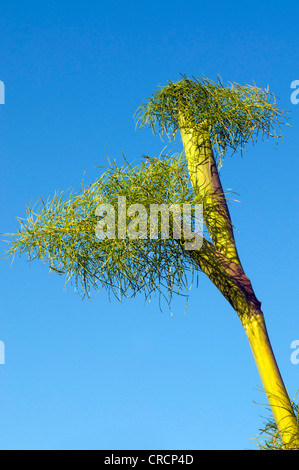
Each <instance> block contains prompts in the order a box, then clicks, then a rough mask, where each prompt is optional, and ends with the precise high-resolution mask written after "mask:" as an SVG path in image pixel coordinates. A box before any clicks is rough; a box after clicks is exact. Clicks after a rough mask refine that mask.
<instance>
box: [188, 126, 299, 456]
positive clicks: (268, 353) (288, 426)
mask: <svg viewBox="0 0 299 470" xmlns="http://www.w3.org/2000/svg"><path fill="white" fill-rule="evenodd" d="M180 131H181V136H182V141H183V144H184V149H185V153H186V157H187V162H188V168H189V173H190V179H191V183H192V186H193V189H194V192H195V195H196V198H197V200H198V202H199V203H201V202H203V204H204V208H203V216H204V222H205V224H206V226H207V229H208V231H209V233H210V236H211V239H212V241H213V244H212V243H210V242H208V241H207V240H203V245H202V248H201V249H200V250H199V251H190V252H189V255H190V256H191V257H192V258H193V260H194V261H195V262H196V263H197V264H198V265H199V266H200V268H201V269H202V271H203V272H204V273H205V274H206V275H207V276H208V277H209V279H210V280H211V281H212V282H213V283H214V284H215V286H216V287H217V288H218V289H219V291H220V292H221V293H222V294H223V295H224V297H225V298H226V299H227V300H228V301H229V303H230V304H231V305H232V307H233V308H234V310H235V311H236V312H237V314H238V316H239V318H240V319H241V322H242V325H243V327H244V329H245V332H246V335H247V338H248V341H249V344H250V347H251V349H252V352H253V356H254V359H255V362H256V365H257V368H258V371H259V374H260V377H261V380H262V383H263V386H264V389H265V392H266V395H267V398H268V401H269V404H270V407H271V410H272V413H273V417H274V419H275V422H276V424H277V427H278V430H279V432H280V435H281V438H282V440H283V442H284V443H285V444H286V445H289V444H290V443H291V444H292V446H295V447H296V448H297V446H298V449H299V430H298V423H297V419H296V416H295V414H294V411H293V409H292V405H291V401H290V398H289V396H288V393H287V390H286V388H285V385H284V383H283V380H282V377H281V375H280V372H279V369H278V366H277V363H276V359H275V356H274V353H273V350H272V347H271V344H270V340H269V337H268V333H267V329H266V324H265V320H264V315H263V313H262V311H261V308H260V307H261V302H260V301H259V300H258V299H257V298H256V296H255V293H254V290H253V288H252V285H251V282H250V280H249V279H248V277H247V276H246V275H245V273H244V270H243V268H242V265H241V262H240V259H239V256H238V253H237V249H236V244H235V239H234V234H233V226H232V223H231V218H230V214H229V210H228V207H227V203H226V198H225V195H224V192H223V189H222V185H221V181H220V177H219V174H218V169H217V165H216V162H215V159H214V155H213V149H212V144H211V142H210V138H209V130H208V126H207V124H206V123H203V124H202V125H197V126H196V127H195V128H191V127H190V126H187V125H186V123H185V121H184V119H183V118H182V117H180Z"/></svg>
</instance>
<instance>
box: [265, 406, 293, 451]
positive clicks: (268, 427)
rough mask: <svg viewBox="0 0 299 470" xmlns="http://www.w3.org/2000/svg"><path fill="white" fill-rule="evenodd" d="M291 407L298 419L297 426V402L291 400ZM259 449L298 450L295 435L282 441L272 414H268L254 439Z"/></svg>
mask: <svg viewBox="0 0 299 470" xmlns="http://www.w3.org/2000/svg"><path fill="white" fill-rule="evenodd" d="M292 408H293V411H294V415H295V416H296V419H297V421H298V428H299V404H296V403H295V401H292ZM256 443H257V446H258V447H259V450H299V448H298V440H297V439H296V436H294V439H293V440H291V441H290V442H289V443H287V444H286V443H285V442H283V440H282V438H281V433H280V432H279V430H278V428H277V424H276V422H275V420H274V419H273V417H272V416H270V417H269V418H268V419H267V420H266V421H265V422H264V427H263V429H260V435H259V437H258V438H257V439H256Z"/></svg>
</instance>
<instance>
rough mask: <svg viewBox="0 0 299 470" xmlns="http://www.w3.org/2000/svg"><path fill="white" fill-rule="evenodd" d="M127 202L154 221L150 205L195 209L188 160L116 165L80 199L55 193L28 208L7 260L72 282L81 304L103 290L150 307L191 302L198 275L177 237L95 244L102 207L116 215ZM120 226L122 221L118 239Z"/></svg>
mask: <svg viewBox="0 0 299 470" xmlns="http://www.w3.org/2000/svg"><path fill="white" fill-rule="evenodd" d="M121 195H123V196H126V198H127V205H131V204H135V203H138V204H143V205H144V206H145V208H146V209H147V211H148V214H149V208H150V204H162V203H164V204H167V205H170V204H172V203H176V204H183V203H190V204H194V203H195V202H196V201H195V199H194V194H193V191H192V189H191V188H190V185H189V178H188V175H187V169H186V160H185V156H184V154H176V155H173V156H172V157H169V156H161V157H160V158H151V159H150V161H149V163H145V162H143V163H141V164H140V165H136V166H130V165H129V164H128V163H127V162H126V161H125V163H124V164H123V166H121V167H117V165H116V164H115V163H112V164H111V165H110V167H108V169H107V170H106V171H105V172H104V174H103V175H102V176H101V178H100V179H99V180H98V181H96V182H95V183H93V184H92V185H90V186H89V187H87V188H84V187H82V190H81V192H79V193H70V194H67V193H59V192H57V193H56V194H55V195H54V197H53V198H52V199H50V200H48V201H47V202H44V201H40V203H39V204H38V205H36V206H35V207H32V208H27V217H26V218H23V219H21V218H18V220H19V222H20V227H19V229H18V232H17V233H16V234H15V235H11V236H10V240H9V251H8V253H9V254H10V255H15V254H16V253H17V252H18V253H19V254H22V253H26V254H27V255H28V258H29V260H33V259H35V258H38V259H40V260H42V261H44V263H46V264H47V265H48V266H49V267H50V269H51V270H52V271H55V272H57V273H58V274H65V276H66V282H69V281H73V282H74V283H75V287H76V291H80V292H81V294H82V296H83V297H84V296H85V295H87V296H90V290H91V288H94V289H98V287H99V286H101V287H105V288H107V289H108V291H109V293H113V294H114V295H115V296H116V297H117V298H118V299H119V300H121V298H122V297H123V296H125V297H126V296H129V295H135V294H136V293H138V292H143V293H144V295H145V298H146V299H148V300H149V299H150V297H151V294H152V293H159V294H160V295H162V296H164V298H166V299H167V302H170V301H171V298H172V296H173V294H174V293H180V294H181V295H187V294H188V290H189V287H188V286H189V284H188V283H189V281H190V279H192V278H193V275H191V277H189V278H188V273H190V272H191V274H192V273H193V274H194V273H195V272H196V271H198V270H199V268H198V266H197V265H196V264H195V263H193V262H192V260H191V259H190V257H186V255H185V253H184V248H183V247H182V246H181V245H180V244H179V243H178V242H177V241H176V240H174V239H173V238H172V237H169V239H162V238H161V237H160V238H159V239H157V240H152V239H150V238H147V239H146V240H142V239H136V240H132V239H130V240H129V241H128V239H127V238H126V239H119V238H118V237H115V239H108V238H105V239H104V240H99V239H98V238H97V237H96V235H95V229H96V223H97V220H98V219H99V218H98V217H97V216H96V215H95V213H96V208H97V206H98V205H99V204H104V203H109V204H112V206H113V207H116V208H117V203H118V196H121ZM128 222H129V219H128V221H127V223H128ZM117 223H118V221H117V218H116V224H115V225H116V231H117ZM170 223H171V219H170Z"/></svg>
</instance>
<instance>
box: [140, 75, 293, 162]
mask: <svg viewBox="0 0 299 470" xmlns="http://www.w3.org/2000/svg"><path fill="white" fill-rule="evenodd" d="M285 113H286V112H285V111H281V110H279V109H278V108H277V106H276V98H275V97H274V95H272V94H271V93H270V92H269V90H268V89H266V90H262V89H261V88H258V87H256V86H252V85H239V84H237V83H229V84H228V86H224V85H223V83H222V81H221V80H220V79H219V80H218V83H216V82H213V81H212V80H210V79H207V78H203V79H195V78H194V79H193V80H191V79H189V78H186V77H184V78H183V79H182V80H180V81H178V82H176V83H174V82H172V81H169V82H168V83H167V85H164V86H161V87H160V89H159V90H158V91H157V92H156V93H154V94H153V95H152V96H151V97H149V98H147V99H146V100H145V101H144V102H143V104H142V105H141V106H140V107H139V108H138V110H137V111H136V114H135V118H136V122H137V125H139V127H140V128H143V127H150V128H151V129H152V131H153V132H154V133H156V132H159V134H160V135H161V136H162V135H163V133H166V135H167V136H168V137H169V138H170V139H171V140H173V139H174V138H175V136H176V134H177V131H178V130H179V127H180V123H179V120H180V115H181V116H182V117H183V118H184V122H185V123H186V126H188V127H195V126H196V125H198V124H201V123H203V122H207V124H208V126H209V129H210V139H211V142H212V145H213V147H214V150H215V152H216V156H217V158H218V159H219V160H222V158H223V156H224V154H225V152H226V151H227V149H228V148H231V149H232V150H233V152H235V151H237V150H238V149H241V151H242V150H244V145H245V144H246V142H248V141H249V140H251V141H252V142H254V140H256V139H257V138H258V135H259V134H262V137H263V138H268V137H270V136H271V137H274V138H275V139H278V138H279V137H281V134H277V132H276V130H275V128H276V127H278V129H280V122H279V119H280V118H282V117H285Z"/></svg>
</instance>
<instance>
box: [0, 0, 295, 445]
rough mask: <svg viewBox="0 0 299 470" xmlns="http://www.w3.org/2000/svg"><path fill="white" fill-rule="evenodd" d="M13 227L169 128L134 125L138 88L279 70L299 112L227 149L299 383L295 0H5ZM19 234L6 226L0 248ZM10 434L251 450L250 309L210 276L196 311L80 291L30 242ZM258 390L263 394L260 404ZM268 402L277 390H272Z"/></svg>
mask: <svg viewBox="0 0 299 470" xmlns="http://www.w3.org/2000/svg"><path fill="white" fill-rule="evenodd" d="M0 30H1V38H0V57H1V63H0V80H2V81H3V82H4V84H5V105H0V125H1V127H0V129H1V131H0V161H1V173H0V178H1V184H0V191H1V203H2V204H1V206H2V215H1V222H0V232H14V231H15V230H16V228H17V221H16V219H15V216H21V217H22V216H24V215H25V208H26V205H27V204H29V203H30V201H36V200H38V199H39V197H41V196H46V197H47V196H50V195H52V194H53V193H54V191H55V190H56V189H57V188H62V189H68V188H70V187H75V188H79V187H80V184H81V180H82V176H83V173H84V172H85V181H87V182H93V181H95V180H96V178H98V177H99V175H100V173H101V170H100V169H99V168H97V167H98V166H105V165H106V164H107V157H106V153H105V148H106V151H107V153H108V155H109V157H110V158H112V159H116V161H117V162H121V161H122V152H123V153H124V154H125V156H126V158H127V159H128V160H136V161H137V162H138V161H140V156H141V155H142V154H144V153H146V154H149V155H152V156H157V155H159V153H160V151H161V150H162V149H163V143H162V142H161V141H160V140H159V138H158V137H154V136H153V135H152V134H151V132H150V131H149V130H148V131H146V130H145V131H143V132H141V133H137V134H136V132H135V124H134V120H133V115H134V112H135V111H136V109H137V107H138V106H139V105H140V104H141V102H142V100H143V99H144V98H145V97H147V96H149V95H150V94H151V93H152V92H154V91H155V90H156V89H157V86H158V85H159V84H163V83H165V82H167V80H178V79H179V78H180V74H181V73H182V74H186V75H187V76H195V77H202V76H203V75H205V76H207V77H209V78H211V79H213V80H216V79H217V76H218V75H220V76H221V77H222V79H223V81H224V82H225V83H227V82H234V81H236V82H239V83H248V84H252V83H253V82H255V83H256V84H257V85H258V86H261V87H266V86H267V85H269V87H270V90H271V91H272V92H273V93H275V94H276V95H277V96H278V97H279V98H280V100H279V106H280V107H281V108H282V109H287V110H290V111H291V116H290V121H289V123H290V124H291V126H292V127H286V126H284V129H283V132H284V139H283V141H281V142H280V144H279V146H278V149H276V147H275V143H274V142H271V141H269V142H267V143H264V142H259V143H258V145H256V146H254V147H253V146H249V147H248V151H247V152H246V153H245V154H244V156H243V157H242V158H241V157H240V156H239V155H235V156H234V157H233V158H228V159H227V160H226V163H225V165H224V167H223V169H222V171H221V176H222V182H223V186H224V187H225V188H233V190H234V191H235V192H236V193H238V195H239V196H238V199H239V200H240V201H242V204H240V203H233V204H232V206H231V215H232V219H233V222H234V224H235V226H236V227H237V229H238V232H236V240H237V244H238V248H239V254H240V257H241V260H242V264H243V266H244V268H245V271H246V273H247V275H248V276H249V277H250V278H251V281H252V284H253V287H254V289H255V291H256V294H257V297H258V298H259V299H260V300H261V301H262V308H263V311H264V313H265V316H266V322H267V325H268V330H269V334H270V338H271V341H272V345H273V348H274V351H275V354H276V357H277V361H278V364H279V367H280V369H281V372H282V375H283V378H284V381H285V383H286V386H287V388H288V391H289V394H290V395H291V397H294V395H295V394H296V392H297V390H298V389H299V364H297V365H296V364H293V363H292V362H291V360H290V357H291V353H292V349H291V343H292V342H293V341H294V340H298V339H299V325H298V299H297V283H298V271H297V266H298V250H297V243H298V228H299V225H298V216H297V214H298V203H299V200H298V191H297V179H296V175H297V174H298V170H299V168H298V161H299V159H298V156H299V150H298V125H299V105H294V104H292V103H291V101H290V95H291V92H292V90H291V88H290V86H291V82H292V81H294V80H299V69H298V63H299V50H298V47H297V43H298V18H297V2H295V1H290V0H287V1H285V2H278V1H276V0H274V1H272V2H262V3H261V2H258V1H250V2H247V1H244V2H236V1H228V2H222V1H221V2H220V1H215V2H212V3H208V2H202V1H193V0H190V1H189V2H185V3H184V2H183V3H182V2H179V1H176V0H173V1H171V2H170V1H164V2H157V1H155V0H153V1H151V2H146V3H144V2H137V1H131V0H128V1H127V2H121V1H115V0H110V1H109V2H94V1H85V2H83V1H81V0H79V1H72V2H68V1H64V0H61V1H59V2H58V1H56V0H54V1H53V0H52V1H51V2H50V1H43V2H38V1H28V2H21V1H13V0H11V1H10V2H2V5H1V14H0ZM5 250H6V245H5V244H4V243H3V242H1V249H0V255H1V257H3V256H4V252H5ZM0 270H1V284H0V291H1V317H0V318H1V320H0V340H1V341H3V343H4V344H5V364H4V365H0V394H1V398H0V415H1V429H0V448H1V449H158V450H162V449H248V448H250V449H255V448H256V447H255V443H254V438H255V437H256V436H257V434H258V430H259V428H260V427H261V426H262V424H263V416H268V412H267V405H266V398H265V396H264V394H263V393H262V392H261V391H260V390H259V388H260V387H261V383H260V379H259V376H258V373H257V370H256V366H255V363H254V360H253V357H252V354H251V351H250V348H249V345H248V343H247V340H246V337H245V333H244V332H243V330H242V327H241V323H240V321H239V319H238V318H237V315H236V314H235V312H234V311H233V310H232V308H231V307H230V305H229V304H228V303H227V302H226V301H225V300H224V298H223V297H222V296H221V295H220V293H219V292H218V291H217V290H216V288H215V287H214V286H213V285H212V284H211V283H210V281H209V280H208V279H207V278H205V276H204V275H202V276H201V278H200V283H199V286H198V288H194V289H193V291H192V292H191V297H190V301H189V306H188V310H187V313H186V314H184V309H185V304H184V302H183V301H182V300H180V299H178V301H176V302H175V304H174V305H173V316H171V315H170V314H169V311H168V310H167V308H165V309H164V310H163V312H161V311H160V310H159V305H158V302H157V301H155V300H153V302H152V303H151V304H150V305H144V301H143V298H142V297H140V298H136V299H134V300H129V301H125V302H124V303H123V304H120V303H119V302H117V301H116V300H112V302H109V299H108V298H107V295H106V292H104V291H102V292H99V293H94V294H93V295H92V300H91V302H90V301H88V300H85V301H82V300H81V298H80V296H79V295H77V294H75V293H74V289H73V288H72V286H68V287H67V289H66V290H64V280H63V279H62V277H59V276H57V277H56V276H53V275H51V277H49V274H48V268H47V266H44V265H42V263H39V262H34V263H32V264H30V265H29V264H28V263H27V262H26V258H20V259H19V258H16V260H15V262H14V264H13V266H12V267H10V260H6V259H1V263H0ZM255 402H258V403H260V404H256V403H255ZM264 404H265V406H264Z"/></svg>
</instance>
